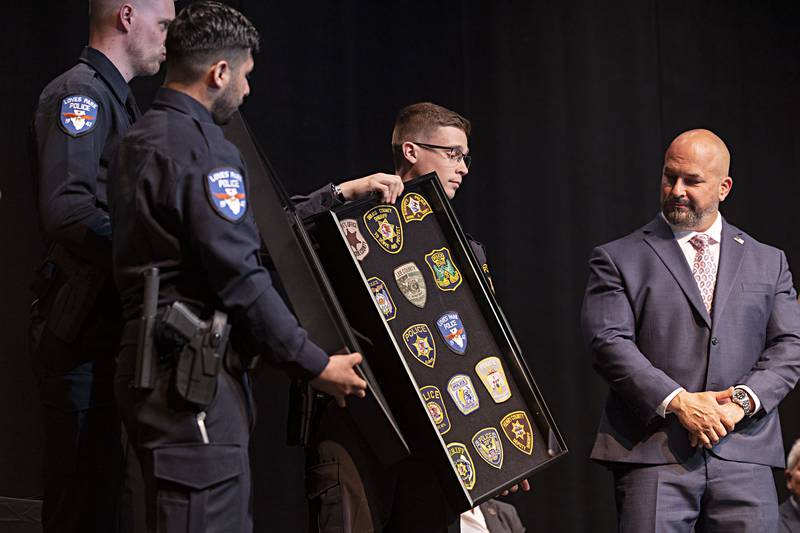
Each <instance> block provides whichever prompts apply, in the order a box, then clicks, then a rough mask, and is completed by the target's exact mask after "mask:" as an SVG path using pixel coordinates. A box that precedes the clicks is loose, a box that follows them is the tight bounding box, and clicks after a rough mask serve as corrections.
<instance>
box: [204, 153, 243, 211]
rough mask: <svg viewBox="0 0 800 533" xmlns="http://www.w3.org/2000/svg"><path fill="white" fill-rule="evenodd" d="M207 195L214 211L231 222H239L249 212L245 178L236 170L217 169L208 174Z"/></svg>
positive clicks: (206, 182) (228, 168) (229, 168)
mask: <svg viewBox="0 0 800 533" xmlns="http://www.w3.org/2000/svg"><path fill="white" fill-rule="evenodd" d="M205 184H206V194H207V195H208V201H209V203H210V204H211V207H213V208H214V211H215V212H216V213H217V214H218V215H219V216H221V217H222V218H224V219H225V220H227V221H229V222H239V221H240V220H242V218H244V215H245V213H246V212H247V191H246V190H245V186H244V176H242V174H241V173H240V172H239V171H238V170H237V169H235V168H232V167H222V168H217V169H214V170H212V171H211V172H209V173H208V174H206V180H205Z"/></svg>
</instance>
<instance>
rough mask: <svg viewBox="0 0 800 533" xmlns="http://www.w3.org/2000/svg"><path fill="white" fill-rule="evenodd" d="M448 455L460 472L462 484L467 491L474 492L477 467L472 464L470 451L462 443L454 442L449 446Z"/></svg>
mask: <svg viewBox="0 0 800 533" xmlns="http://www.w3.org/2000/svg"><path fill="white" fill-rule="evenodd" d="M447 453H449V454H450V461H451V462H452V463H453V467H454V468H455V469H456V472H458V477H459V478H460V479H461V483H462V484H463V485H464V488H466V489H467V490H472V488H473V487H474V486H475V465H473V464H472V457H470V456H469V450H467V447H466V446H464V445H463V444H461V443H460V442H452V443H450V444H448V445H447Z"/></svg>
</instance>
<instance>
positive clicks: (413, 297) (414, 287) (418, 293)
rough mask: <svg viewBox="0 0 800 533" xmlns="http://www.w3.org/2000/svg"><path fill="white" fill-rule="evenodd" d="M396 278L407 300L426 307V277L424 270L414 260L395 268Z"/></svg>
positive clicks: (420, 306)
mask: <svg viewBox="0 0 800 533" xmlns="http://www.w3.org/2000/svg"><path fill="white" fill-rule="evenodd" d="M394 279H395V281H397V286H398V287H399V288H400V292H401V293H402V294H403V296H405V297H406V300H408V301H409V302H411V303H412V304H413V305H416V306H417V307H419V308H420V309H422V308H423V307H425V300H426V299H427V297H428V292H427V289H426V288H425V278H423V277H422V272H420V271H419V268H417V265H416V264H415V263H414V262H410V263H404V264H402V265H400V266H399V267H397V268H395V269H394Z"/></svg>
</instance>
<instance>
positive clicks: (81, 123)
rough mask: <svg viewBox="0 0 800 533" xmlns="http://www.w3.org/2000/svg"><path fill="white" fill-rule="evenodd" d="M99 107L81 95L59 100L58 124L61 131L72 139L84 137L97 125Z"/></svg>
mask: <svg viewBox="0 0 800 533" xmlns="http://www.w3.org/2000/svg"><path fill="white" fill-rule="evenodd" d="M99 110H100V106H99V105H98V104H97V102H95V101H94V100H92V99H91V98H89V97H88V96H84V95H82V94H73V95H72V96H67V97H66V98H64V99H63V100H61V111H60V113H59V116H58V123H59V125H61V129H62V130H64V131H65V132H66V133H68V134H70V135H72V136H73V137H78V136H80V135H85V134H87V133H89V132H90V131H92V130H93V129H94V127H95V126H96V125H97V113H98V111H99Z"/></svg>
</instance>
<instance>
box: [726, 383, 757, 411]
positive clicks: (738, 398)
mask: <svg viewBox="0 0 800 533" xmlns="http://www.w3.org/2000/svg"><path fill="white" fill-rule="evenodd" d="M731 399H732V400H733V403H735V404H736V405H738V406H739V407H741V408H742V409H744V415H745V416H750V415H751V414H753V404H752V403H751V402H750V396H748V395H747V391H746V390H744V389H742V388H740V387H736V388H735V389H733V396H732V397H731Z"/></svg>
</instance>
